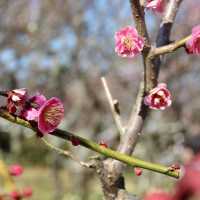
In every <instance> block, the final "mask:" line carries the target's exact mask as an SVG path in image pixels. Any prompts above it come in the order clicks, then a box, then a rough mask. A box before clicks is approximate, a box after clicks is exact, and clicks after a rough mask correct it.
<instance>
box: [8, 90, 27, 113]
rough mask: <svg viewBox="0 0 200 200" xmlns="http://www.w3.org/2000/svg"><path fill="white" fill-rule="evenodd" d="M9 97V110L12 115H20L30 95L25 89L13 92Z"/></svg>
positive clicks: (9, 93) (10, 92)
mask: <svg viewBox="0 0 200 200" xmlns="http://www.w3.org/2000/svg"><path fill="white" fill-rule="evenodd" d="M7 94H8V97H7V109H8V112H10V113H12V114H19V113H20V111H21V110H22V108H23V106H24V104H25V102H26V100H27V98H28V95H27V90H26V89H25V88H21V89H15V90H11V91H9V92H8V93H7Z"/></svg>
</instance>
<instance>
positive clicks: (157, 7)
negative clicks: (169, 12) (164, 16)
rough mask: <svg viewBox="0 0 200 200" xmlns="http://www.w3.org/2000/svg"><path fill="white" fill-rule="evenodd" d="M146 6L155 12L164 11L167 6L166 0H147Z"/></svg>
mask: <svg viewBox="0 0 200 200" xmlns="http://www.w3.org/2000/svg"><path fill="white" fill-rule="evenodd" d="M146 8H147V9H150V10H152V11H153V12H158V13H162V12H163V11H164V8H165V0H147V5H146Z"/></svg>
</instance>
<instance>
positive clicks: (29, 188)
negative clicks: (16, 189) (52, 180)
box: [22, 187, 33, 198]
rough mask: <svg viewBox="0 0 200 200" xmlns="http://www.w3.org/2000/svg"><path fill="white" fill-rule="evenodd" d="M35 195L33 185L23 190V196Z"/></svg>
mask: <svg viewBox="0 0 200 200" xmlns="http://www.w3.org/2000/svg"><path fill="white" fill-rule="evenodd" d="M32 195H33V190H32V188H31V187H26V188H24V189H23V190H22V196H23V197H26V198H28V197H31V196H32Z"/></svg>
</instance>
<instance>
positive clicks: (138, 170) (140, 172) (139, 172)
mask: <svg viewBox="0 0 200 200" xmlns="http://www.w3.org/2000/svg"><path fill="white" fill-rule="evenodd" d="M134 172H135V175H136V176H141V175H142V169H141V168H139V167H134Z"/></svg>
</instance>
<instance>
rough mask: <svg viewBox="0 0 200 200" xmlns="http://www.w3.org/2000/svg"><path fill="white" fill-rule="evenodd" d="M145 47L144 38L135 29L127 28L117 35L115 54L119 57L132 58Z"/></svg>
mask: <svg viewBox="0 0 200 200" xmlns="http://www.w3.org/2000/svg"><path fill="white" fill-rule="evenodd" d="M143 47H144V38H143V37H141V36H140V35H138V32H137V30H136V29H135V28H134V27H131V26H127V27H125V28H122V29H120V30H119V31H118V32H116V33H115V52H116V53H117V54H118V56H121V57H129V58H132V57H134V56H136V55H138V54H139V53H140V52H141V51H142V49H143Z"/></svg>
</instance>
